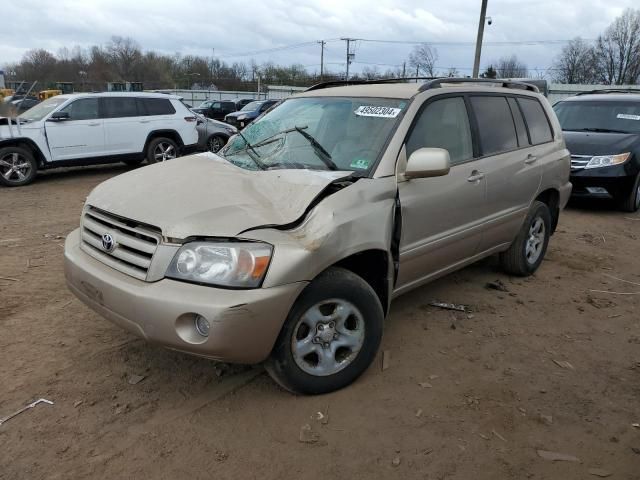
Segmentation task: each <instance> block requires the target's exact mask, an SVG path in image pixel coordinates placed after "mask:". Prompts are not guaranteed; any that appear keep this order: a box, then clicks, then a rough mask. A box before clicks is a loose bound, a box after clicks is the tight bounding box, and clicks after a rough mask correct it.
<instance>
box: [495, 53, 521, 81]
mask: <svg viewBox="0 0 640 480" xmlns="http://www.w3.org/2000/svg"><path fill="white" fill-rule="evenodd" d="M495 69H496V72H497V75H498V78H525V77H526V76H527V75H528V74H529V70H528V69H527V66H526V65H525V64H524V63H522V62H521V61H520V60H519V59H518V57H517V56H515V55H511V56H510V57H502V58H501V59H500V60H498V61H497V62H495Z"/></svg>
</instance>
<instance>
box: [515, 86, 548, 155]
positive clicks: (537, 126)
mask: <svg viewBox="0 0 640 480" xmlns="http://www.w3.org/2000/svg"><path fill="white" fill-rule="evenodd" d="M518 103H519V104H520V106H521V107H522V112H523V113H524V118H525V120H526V121H527V126H528V127H529V135H531V143H532V144H533V145H538V144H540V143H546V142H550V141H552V140H553V133H552V132H551V126H550V125H549V120H548V119H547V116H546V115H545V113H544V109H543V108H542V105H540V102H539V101H538V100H536V99H534V98H518Z"/></svg>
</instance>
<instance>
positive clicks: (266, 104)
mask: <svg viewBox="0 0 640 480" xmlns="http://www.w3.org/2000/svg"><path fill="white" fill-rule="evenodd" d="M276 103H278V100H256V101H255V102H251V103H248V104H247V105H245V106H244V107H242V109H241V110H239V111H237V112H234V113H230V114H229V115H227V116H226V117H224V121H225V122H227V123H228V124H230V125H233V126H234V127H236V128H238V129H240V130H242V129H243V128H244V127H246V126H247V125H249V124H250V123H251V122H252V121H254V120H255V119H256V118H258V117H259V116H260V115H262V114H263V113H264V112H266V111H267V110H269V109H270V108H271V107H272V106H274V105H275V104H276Z"/></svg>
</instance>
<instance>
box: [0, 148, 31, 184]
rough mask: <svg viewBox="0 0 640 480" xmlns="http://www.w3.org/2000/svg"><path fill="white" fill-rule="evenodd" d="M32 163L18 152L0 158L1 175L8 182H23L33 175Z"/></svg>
mask: <svg viewBox="0 0 640 480" xmlns="http://www.w3.org/2000/svg"><path fill="white" fill-rule="evenodd" d="M32 168H33V167H32V166H31V163H30V162H29V161H28V160H27V159H26V158H25V157H24V156H22V155H20V154H19V153H18V152H12V153H8V154H6V155H5V156H3V157H2V158H0V175H2V176H3V177H4V179H5V180H6V181H7V182H12V183H13V182H22V181H23V180H24V179H25V178H27V177H28V176H29V174H30V173H31V169H32Z"/></svg>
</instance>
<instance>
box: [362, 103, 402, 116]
mask: <svg viewBox="0 0 640 480" xmlns="http://www.w3.org/2000/svg"><path fill="white" fill-rule="evenodd" d="M401 111H402V109H400V108H393V107H375V106H373V105H361V106H360V107H358V108H356V110H355V111H354V112H353V113H355V114H356V115H358V116H359V117H381V118H396V117H397V116H398V114H399V113H400V112H401Z"/></svg>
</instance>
